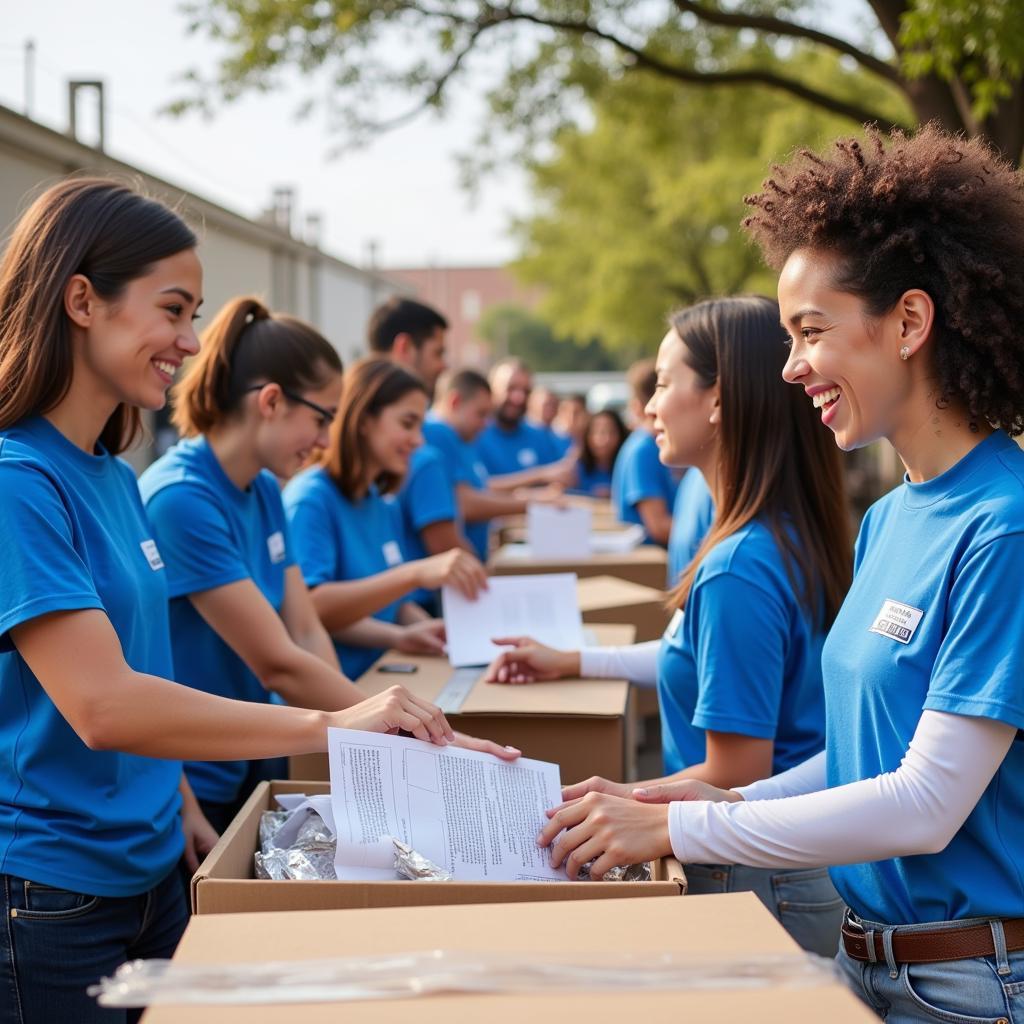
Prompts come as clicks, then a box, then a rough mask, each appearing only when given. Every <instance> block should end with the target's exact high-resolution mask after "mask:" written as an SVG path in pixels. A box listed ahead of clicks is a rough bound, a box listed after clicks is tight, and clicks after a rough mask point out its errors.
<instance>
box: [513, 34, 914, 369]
mask: <svg viewBox="0 0 1024 1024" xmlns="http://www.w3.org/2000/svg"><path fill="white" fill-rule="evenodd" d="M786 63H787V64H793V65H797V64H798V65H800V66H801V68H802V70H803V73H804V74H805V76H806V77H807V79H808V80H809V81H812V82H816V81H822V82H828V83H829V85H830V87H831V88H832V89H833V91H834V92H835V94H836V95H839V96H859V97H861V98H862V99H863V100H864V101H866V102H870V103H871V104H872V105H873V106H874V107H876V108H877V109H879V110H883V111H885V112H886V115H887V116H888V117H889V118H890V119H897V118H900V117H904V116H909V112H908V111H907V109H906V106H905V104H904V103H903V102H902V101H901V99H900V96H899V94H898V93H896V92H895V91H894V90H892V89H891V88H890V87H888V86H884V85H878V84H876V83H875V82H874V81H872V80H871V79H870V78H868V77H867V76H866V75H865V74H864V72H862V71H860V70H859V69H856V68H854V69H850V70H844V68H843V67H842V66H841V65H840V64H839V62H838V61H837V60H836V59H835V58H833V57H832V56H830V55H821V54H817V53H814V52H803V51H802V50H798V51H797V52H795V53H794V54H793V55H792V57H791V58H790V59H789V60H788V61H787V62H786ZM842 127H843V122H842V119H841V118H839V117H837V116H835V115H832V114H827V113H824V112H822V111H820V110H819V109H817V108H815V107H813V106H811V105H809V104H807V103H805V102H803V101H801V100H794V99H788V98H786V99H782V100H780V99H779V98H778V97H775V96H771V95H768V94H767V93H766V92H765V91H764V90H760V89H755V88H752V87H750V86H745V87H742V88H739V89H731V90H698V91H694V90H682V89H679V88H677V87H676V86H675V85H674V84H673V83H671V82H668V81H666V80H665V79H664V78H658V77H654V76H624V77H623V78H621V79H620V80H618V81H617V82H615V83H612V84H609V85H608V86H607V87H606V88H605V89H603V90H602V92H601V94H600V96H599V98H598V99H597V100H596V101H595V103H594V105H593V123H592V126H589V127H586V128H569V129H564V130H563V131H562V132H561V133H560V134H559V135H558V136H557V137H556V140H555V144H554V147H553V153H552V154H551V155H550V156H549V157H547V158H545V159H542V160H538V161H536V162H534V164H533V165H532V167H531V172H530V173H531V180H532V186H533V189H532V190H533V193H534V195H535V197H536V199H537V207H538V209H537V212H535V213H533V214H531V215H530V216H529V217H528V218H527V219H525V220H524V221H523V222H522V223H520V224H519V226H518V233H519V237H520V241H521V247H522V252H523V256H522V257H521V259H520V260H519V261H518V264H517V270H518V271H519V273H520V275H521V276H523V277H525V278H526V279H527V280H529V281H535V282H538V283H541V284H544V285H546V286H547V290H546V298H545V299H544V302H543V306H542V307H541V308H542V312H543V313H544V315H545V316H546V317H547V318H548V319H549V320H550V322H551V324H552V326H553V327H554V328H555V329H556V330H557V331H559V332H562V333H566V334H572V335H575V336H577V337H589V336H592V335H597V336H600V337H601V338H602V339H603V340H604V341H605V343H606V344H608V345H609V347H612V348H615V349H619V348H621V347H623V346H627V347H628V346H632V347H634V348H635V347H637V346H641V347H643V348H644V349H646V351H648V352H650V351H652V350H653V347H654V346H655V345H656V343H657V341H658V340H659V339H660V338H661V336H662V334H663V333H664V331H665V317H666V314H667V313H668V312H670V311H671V310H672V309H673V308H675V307H679V306H684V305H688V304H690V303H692V302H694V301H696V300H698V299H701V298H705V297H707V296H711V295H731V294H736V293H738V292H751V291H754V292H765V293H768V294H774V291H775V281H774V276H773V275H771V274H769V273H768V272H767V271H766V270H765V269H764V267H763V265H762V263H761V261H760V258H759V256H758V253H757V251H756V249H755V248H754V247H753V246H751V245H750V244H749V243H748V241H747V239H746V238H745V237H744V236H743V235H742V233H741V231H740V230H739V223H740V220H741V219H742V217H743V214H744V206H743V195H744V194H745V193H749V192H751V191H755V190H756V188H757V186H758V185H759V183H760V182H761V180H762V178H763V177H764V171H765V168H766V167H767V166H768V165H769V163H770V162H771V161H772V160H775V159H779V158H780V157H782V156H784V155H785V154H786V152H787V151H789V150H791V149H792V148H793V147H795V146H797V145H806V144H817V143H819V142H824V141H825V140H827V139H828V138H829V137H831V136H834V135H835V134H837V133H838V131H840V130H841V128H842Z"/></svg>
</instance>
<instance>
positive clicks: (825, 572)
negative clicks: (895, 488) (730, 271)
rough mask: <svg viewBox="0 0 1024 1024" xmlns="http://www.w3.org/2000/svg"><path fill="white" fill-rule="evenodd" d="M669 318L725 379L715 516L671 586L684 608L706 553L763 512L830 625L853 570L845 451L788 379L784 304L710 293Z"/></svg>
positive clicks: (813, 605)
mask: <svg viewBox="0 0 1024 1024" xmlns="http://www.w3.org/2000/svg"><path fill="white" fill-rule="evenodd" d="M670 322H671V325H672V327H673V328H674V329H675V332H676V334H678V336H679V338H680V339H681V342H682V344H683V346H684V355H683V358H684V360H685V361H686V363H687V365H688V366H690V367H691V368H692V369H693V370H694V372H695V373H696V374H697V376H698V378H699V379H700V383H701V386H702V387H704V388H710V387H714V385H715V384H716V383H717V384H718V386H719V401H720V405H721V424H720V426H719V445H718V466H717V487H716V491H717V494H716V496H715V497H716V508H715V519H714V522H713V523H712V525H711V529H710V531H709V532H708V535H707V536H706V537H705V538H704V541H703V543H702V544H701V546H700V548H699V549H698V550H697V553H696V555H695V556H694V558H693V561H692V562H691V563H690V564H689V566H687V568H686V569H685V571H684V572H683V575H682V577H681V578H680V581H679V585H678V586H677V587H676V589H675V590H674V591H673V592H672V594H671V597H670V603H671V604H672V605H674V606H675V607H683V606H684V605H685V604H686V601H687V598H688V597H689V594H690V590H691V588H692V587H693V581H694V578H695V576H696V575H697V569H698V568H699V566H700V563H701V561H702V560H703V558H704V557H705V556H706V555H707V554H708V552H709V551H711V549H712V548H714V547H715V546H716V545H717V544H719V543H721V541H723V540H725V538H726V537H729V536H731V535H732V534H734V533H736V532H737V531H738V530H741V529H742V528H743V527H744V526H746V525H747V523H749V522H750V521H751V520H752V519H754V518H755V517H760V518H761V519H762V520H763V521H764V523H765V525H766V526H767V527H768V529H769V530H770V531H771V533H772V536H773V537H774V538H775V543H776V544H777V545H778V547H779V550H780V551H781V552H782V556H783V560H784V562H785V565H786V572H787V574H788V576H789V579H790V582H791V583H792V585H793V589H794V592H796V593H797V594H798V595H799V597H800V600H801V603H802V604H803V605H804V607H805V608H806V609H807V611H808V613H809V614H810V615H811V616H812V617H813V618H814V619H815V620H819V621H820V622H821V624H822V625H823V626H826V627H827V626H830V625H831V624H832V621H833V620H834V619H835V617H836V614H837V613H838V611H839V606H840V605H841V604H842V603H843V598H844V597H845V596H846V591H847V590H848V589H849V586H850V579H851V577H852V574H853V555H852V544H851V541H850V522H849V513H848V510H847V507H846V493H845V488H844V484H843V473H842V466H841V463H840V456H839V450H838V449H837V448H836V446H835V443H834V442H833V440H832V437H831V435H830V434H829V432H828V430H827V429H826V428H825V427H823V426H822V425H821V422H820V420H819V418H818V414H817V413H816V411H815V409H814V407H813V406H812V405H811V403H810V402H808V401H807V399H806V397H805V396H804V393H803V390H802V389H800V388H795V387H793V386H792V385H790V384H786V383H785V381H783V379H782V367H783V365H784V364H785V362H786V355H787V349H786V346H785V344H784V341H785V331H784V330H783V328H782V327H781V326H780V324H779V306H778V303H776V302H775V300H774V299H768V298H764V297H763V296H753V295H751V296H740V297H737V298H728V299H711V300H709V301H706V302H700V303H698V304H697V305H695V306H691V307H690V308H689V309H684V310H682V311H681V312H679V313H675V314H674V315H673V316H672V317H671V318H670Z"/></svg>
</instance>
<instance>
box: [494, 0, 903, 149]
mask: <svg viewBox="0 0 1024 1024" xmlns="http://www.w3.org/2000/svg"><path fill="white" fill-rule="evenodd" d="M496 17H501V19H502V20H504V21H509V22H512V21H526V22H531V23H532V24H535V25H544V26H546V27H548V28H555V29H560V30H562V31H564V32H573V33H575V34H577V35H592V36H594V37H596V38H598V39H603V40H604V41H605V42H608V43H611V44H612V45H613V46H615V47H617V48H618V49H619V50H621V51H622V52H623V53H626V54H628V55H629V56H630V57H632V58H633V60H634V62H635V64H634V66H635V67H637V68H644V69H645V70H648V71H654V72H657V73H658V74H660V75H664V76H665V77H667V78H673V79H675V80H676V81H678V82H688V83H690V84H692V85H766V86H768V87H769V88H772V89H779V90H781V91H782V92H786V93H789V95H790V96H795V97H796V98H797V99H801V100H804V101H805V102H807V103H811V104H813V105H814V106H816V107H819V108H821V109H822V110H828V111H830V112H831V113H833V114H837V115H839V116H840V117H846V118H849V119H850V120H852V121H856V122H857V123H858V124H864V123H866V122H874V123H877V124H878V126H879V127H880V128H882V129H883V130H888V129H890V128H910V127H911V126H910V125H907V124H903V123H901V122H895V121H892V120H891V119H890V118H888V117H885V116H883V115H881V114H879V113H878V112H877V111H874V110H871V109H869V108H867V107H862V106H860V105H859V104H857V103H849V102H847V101H846V100H841V99H838V98H837V97H835V96H830V95H829V94H828V93H824V92H821V91H820V90H818V89H814V88H812V87H811V86H809V85H805V84H804V83H803V82H798V81H796V80H795V79H792V78H789V77H788V76H786V75H780V74H776V73H775V72H772V71H761V70H757V69H755V68H750V69H746V70H737V71H695V70H694V69H693V68H687V67H682V66H680V65H678V64H670V63H668V62H666V61H663V60H662V59H661V58H659V57H655V56H654V55H653V54H650V53H648V52H647V51H645V50H641V49H639V48H638V47H636V46H633V45H632V44H631V43H627V42H626V40H624V39H621V38H619V37H618V36H615V35H612V34H611V33H610V32H606V31H605V30H603V29H599V28H598V27H597V26H596V25H593V24H591V23H590V22H588V21H572V20H569V19H564V18H547V17H544V16H543V15H538V14H532V13H529V12H527V11H517V10H515V9H514V8H512V7H507V8H505V9H504V10H503V11H501V12H498V13H497V14H496Z"/></svg>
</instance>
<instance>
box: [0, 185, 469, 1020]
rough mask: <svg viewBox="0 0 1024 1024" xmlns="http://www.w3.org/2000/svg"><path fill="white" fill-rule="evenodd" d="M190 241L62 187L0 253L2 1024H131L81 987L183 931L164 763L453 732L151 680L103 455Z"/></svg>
mask: <svg viewBox="0 0 1024 1024" xmlns="http://www.w3.org/2000/svg"><path fill="white" fill-rule="evenodd" d="M195 246H196V238H195V235H194V234H193V233H192V232H191V231H190V230H189V228H188V227H187V226H186V225H185V223H184V222H183V221H182V220H181V219H180V218H179V217H178V216H177V215H176V214H175V213H173V212H172V211H170V210H169V209H167V207H165V206H163V205H161V204H160V203H158V202H155V201H153V200H150V199H147V198H145V197H143V196H141V195H139V194H138V193H137V192H135V191H133V190H132V189H130V188H127V187H125V186H123V185H118V184H116V183H113V182H110V181H105V180H103V179H96V178H77V179H69V180H67V181H63V182H61V183H60V184H57V185H55V186H53V188H51V189H49V190H48V191H46V192H45V193H43V194H42V195H41V196H40V197H39V198H38V199H37V200H36V201H35V202H34V203H33V204H32V206H31V207H30V208H29V209H28V211H27V212H26V213H25V215H24V216H23V217H22V219H21V221H20V223H19V224H18V226H17V227H16V229H15V231H14V234H13V236H12V237H11V240H10V242H9V243H8V246H7V249H6V251H5V253H4V255H3V259H2V261H0V380H2V381H3V382H4V387H3V388H2V389H0V535H2V536H4V537H5V538H7V540H8V544H7V548H6V551H5V555H4V563H3V569H2V571H0V914H2V918H3V920H4V922H5V926H4V930H3V938H2V940H0V1001H2V1002H0V1006H2V1012H0V1016H2V1018H3V1019H4V1020H16V1021H18V1022H19V1024H48V1022H50V1021H75V1022H76V1024H93V1022H96V1024H104V1022H105V1024H118V1022H121V1024H124V1022H126V1021H128V1020H135V1019H137V1018H138V1016H139V1013H138V1012H127V1011H117V1010H109V1009H101V1008H99V1007H98V1006H97V1004H96V1001H95V1000H94V999H93V997H91V996H89V995H88V994H87V991H86V990H87V989H88V987H89V986H90V985H91V984H93V983H94V982H96V981H97V980H98V979H99V978H100V977H101V976H103V975H109V974H112V973H113V971H114V970H115V969H116V968H117V967H118V966H119V965H120V964H122V963H123V962H124V961H125V960H132V959H135V958H136V957H167V956H170V954H171V953H172V952H173V950H174V947H175V945H176V944H177V941H178V938H179V937H180V935H181V932H182V930H183V929H184V927H185V923H186V920H187V914H188V911H187V908H186V904H185V893H184V891H183V889H182V885H181V880H180V878H179V876H178V871H177V867H176V865H177V863H178V861H179V859H180V858H181V856H182V852H183V849H184V846H185V842H184V836H183V817H185V818H190V819H195V818H196V817H197V814H196V809H195V806H194V803H195V801H194V798H193V797H192V795H191V793H190V792H189V791H188V787H187V785H185V784H184V783H183V777H182V765H181V762H182V761H183V760H187V761H208V760H212V759H214V758H220V759H227V760H233V761H243V762H244V761H248V760H250V759H253V758H264V757H279V756H282V755H287V754H298V753H305V752H312V751H322V750H325V749H326V746H327V729H328V727H329V726H337V727H339V728H349V729H367V730H371V731H374V732H392V731H396V730H398V729H405V730H410V731H412V732H413V733H414V734H415V735H417V736H418V737H419V738H421V739H430V740H433V741H434V742H436V743H442V744H443V743H447V742H449V741H450V740H451V739H452V738H453V735H454V734H453V733H452V731H451V728H450V726H449V725H448V723H447V722H446V721H445V718H444V715H443V714H441V712H440V711H439V710H438V709H437V708H435V707H433V706H432V705H430V704H427V703H426V702H424V701H420V700H418V699H417V698H415V697H413V696H412V695H411V694H409V693H408V692H407V691H405V690H404V689H402V688H401V687H394V688H392V689H391V690H389V691H387V692H386V693H384V694H381V695H380V696H379V697H373V698H370V699H368V700H365V701H363V702H362V703H360V704H358V705H356V706H354V707H351V708H347V709H346V710H344V711H335V712H325V711H322V710H317V711H311V710H304V709H303V708H301V707H271V706H269V705H267V704H257V703H255V702H250V701H238V700H226V699H224V697H221V696H213V695H211V694H209V693H203V692H201V691H200V690H198V689H195V688H192V687H189V686H179V685H177V684H176V683H174V682H171V681H170V680H171V679H173V678H174V663H173V660H172V653H171V632H170V627H169V623H168V598H167V582H166V580H167V575H168V573H167V569H166V567H165V564H164V559H163V557H162V556H161V551H160V548H159V546H158V545H157V543H156V542H155V540H154V537H153V532H152V530H151V528H150V525H149V523H148V521H147V519H146V514H145V511H144V509H143V507H142V502H141V501H140V498H139V492H138V487H137V485H136V482H135V477H134V474H133V473H132V471H131V469H130V467H128V466H127V465H126V464H125V463H124V462H122V461H121V460H120V459H118V458H116V454H117V453H118V452H121V451H123V450H124V449H125V448H126V447H127V446H128V445H129V444H130V442H131V439H132V438H133V437H134V435H135V433H136V430H137V427H138V422H139V410H140V409H150V410H155V409H160V408H162V407H163V405H164V402H165V400H166V393H167V389H168V387H169V386H170V384H171V382H172V380H173V376H174V373H175V372H176V370H177V369H178V367H179V366H180V365H181V363H182V361H183V360H184V359H185V358H186V357H188V356H192V355H195V353H196V352H197V351H198V349H199V343H198V341H197V339H196V336H195V332H194V331H193V327H192V321H193V319H194V317H195V315H196V311H197V309H198V307H199V305H200V303H201V302H202V298H201V296H202V285H203V275H202V267H201V266H200V263H199V260H198V258H197V256H196V252H195ZM335 376H336V371H335ZM309 386H310V385H308V384H307V388H308V387H309ZM270 397H271V396H269V395H268V396H267V398H270ZM300 404H301V403H300ZM293 440H294V437H293ZM296 447H297V446H296ZM285 450H287V446H286V445H283V444H282V445H281V446H280V447H279V448H275V451H279V452H282V451H285ZM275 458H276V456H275ZM281 459H282V461H281V463H280V464H281V465H287V464H288V460H287V459H286V458H285V457H284V456H283V455H281ZM276 464H277V463H276V462H275V465H276ZM218 667H219V664H216V665H211V672H212V671H216V670H217V668H218ZM331 678H332V680H333V681H334V682H335V685H336V688H337V691H338V692H339V694H341V696H339V697H338V699H337V703H336V704H335V706H336V707H341V706H342V705H343V703H344V700H345V698H344V692H345V691H346V684H345V683H344V681H343V680H342V678H341V676H340V675H339V674H338V673H337V672H336V671H334V673H333V675H332V677H331ZM183 801H184V804H183ZM184 824H185V826H186V829H190V830H191V831H193V832H194V831H195V826H194V824H193V825H191V826H190V825H189V822H188V821H185V822H184Z"/></svg>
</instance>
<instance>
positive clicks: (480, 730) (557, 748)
mask: <svg viewBox="0 0 1024 1024" xmlns="http://www.w3.org/2000/svg"><path fill="white" fill-rule="evenodd" d="M593 629H594V633H595V635H596V638H597V641H598V643H601V644H630V643H632V642H633V638H634V636H635V630H634V628H633V627H632V626H628V625H600V626H595V627H593ZM390 662H402V663H405V664H412V665H415V666H416V668H417V671H416V672H414V673H412V674H410V675H395V674H393V673H388V672H381V671H380V666H381V665H386V664H388V663H390ZM452 671H453V669H452V667H451V665H449V664H448V661H447V659H445V658H432V657H427V656H419V655H410V654H399V653H395V652H389V653H388V654H386V655H384V657H382V658H381V660H380V661H379V662H378V663H377V665H376V666H375V667H374V668H372V669H370V670H369V671H368V672H367V673H366V674H365V675H364V676H363V677H362V678H361V679H360V680H359V683H358V686H359V688H360V689H361V690H363V691H364V692H365V693H366V694H367V696H373V695H374V694H376V693H380V692H381V691H382V690H386V689H388V687H391V686H394V685H395V683H401V684H402V685H403V686H405V687H407V688H408V689H409V690H410V691H411V692H412V693H414V694H416V695H417V696H419V697H423V698H424V699H426V700H429V701H434V700H436V699H437V696H438V694H439V693H440V692H441V691H442V690H443V689H444V686H445V683H446V682H447V681H448V679H449V678H450V677H451V674H452ZM480 673H481V677H482V676H483V669H481V670H480ZM628 712H629V683H627V682H624V681H622V680H611V679H588V680H579V679H566V680H561V681H559V682H554V683H538V684H536V685H534V686H504V685H497V684H494V683H485V682H483V681H482V679H481V681H480V682H478V683H477V684H476V686H475V687H474V688H473V690H472V692H471V693H470V694H469V696H468V697H467V698H466V700H465V703H464V704H463V705H462V710H461V711H460V712H459V714H453V715H449V716H448V721H449V722H451V724H452V727H453V728H455V729H457V730H459V731H460V732H466V733H469V734H470V735H473V736H480V737H482V738H484V739H489V740H494V741H495V742H496V743H501V744H511V745H512V746H515V747H518V748H519V749H520V750H521V751H522V752H523V753H524V754H525V755H526V756H527V757H532V758H536V759H537V760H539V761H554V762H555V763H556V764H558V765H561V768H562V781H563V782H565V783H570V782H579V781H580V780H581V779H586V778H589V777H590V776H591V775H603V776H604V777H605V778H606V779H611V780H613V781H615V782H622V781H625V780H626V779H628V778H631V777H632V774H631V773H632V766H633V761H634V757H633V747H632V742H631V741H632V735H631V733H630V729H629V724H628V722H627V715H628ZM288 775H289V777H290V778H293V779H328V778H330V770H329V768H328V765H327V755H326V754H303V755H301V756H298V757H293V758H291V759H290V761H289V765H288Z"/></svg>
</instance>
